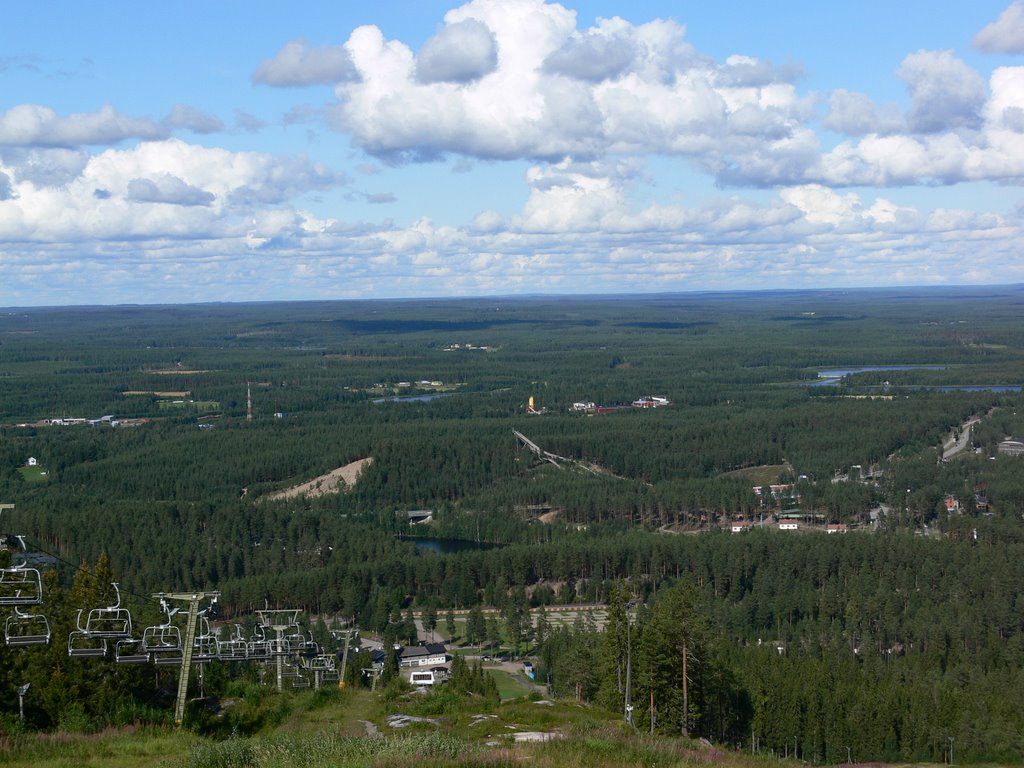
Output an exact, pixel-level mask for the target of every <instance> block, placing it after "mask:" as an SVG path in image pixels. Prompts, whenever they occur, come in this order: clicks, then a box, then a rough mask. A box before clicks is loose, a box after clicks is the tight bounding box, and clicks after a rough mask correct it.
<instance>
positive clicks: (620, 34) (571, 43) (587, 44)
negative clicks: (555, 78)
mask: <svg viewBox="0 0 1024 768" xmlns="http://www.w3.org/2000/svg"><path fill="white" fill-rule="evenodd" d="M630 33H631V27H630V25H629V24H628V23H626V22H624V21H622V20H621V19H617V18H616V19H612V20H610V21H609V20H607V19H602V20H601V21H600V22H599V24H598V27H597V28H595V29H590V30H587V31H586V32H583V33H578V32H574V33H573V34H572V35H570V36H569V37H568V38H567V39H566V41H565V42H564V43H563V44H562V46H561V47H560V48H558V49H557V50H554V51H552V52H551V53H550V54H549V55H548V57H547V58H546V59H545V60H544V69H545V70H546V71H548V72H551V73H553V74H557V75H565V76H566V77H572V78H576V79H577V80H587V81H589V82H592V83H599V82H601V81H602V80H608V79H612V78H615V77H618V76H619V75H621V74H622V73H623V72H625V71H626V69H627V68H628V67H629V66H630V65H631V64H632V63H633V62H634V61H635V60H636V57H637V50H636V46H637V41H636V40H635V39H634V36H633V35H632V34H630Z"/></svg>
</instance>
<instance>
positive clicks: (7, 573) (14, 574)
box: [0, 563, 43, 606]
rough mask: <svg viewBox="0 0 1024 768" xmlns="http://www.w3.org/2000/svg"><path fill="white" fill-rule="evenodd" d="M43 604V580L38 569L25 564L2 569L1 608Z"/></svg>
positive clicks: (0, 575)
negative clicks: (4, 606) (3, 606)
mask: <svg viewBox="0 0 1024 768" xmlns="http://www.w3.org/2000/svg"><path fill="white" fill-rule="evenodd" d="M42 602H43V579H42V577H41V576H40V575H39V571H38V569H36V568H29V567H27V566H26V565H25V564H24V563H21V564H20V565H14V566H11V567H10V568H3V569H0V606H2V605H40V604H41V603H42Z"/></svg>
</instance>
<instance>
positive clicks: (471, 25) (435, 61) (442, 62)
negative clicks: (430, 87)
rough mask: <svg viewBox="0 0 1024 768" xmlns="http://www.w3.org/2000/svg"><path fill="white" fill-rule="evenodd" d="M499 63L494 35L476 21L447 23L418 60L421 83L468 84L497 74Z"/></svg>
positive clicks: (425, 44)
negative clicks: (492, 73)
mask: <svg viewBox="0 0 1024 768" xmlns="http://www.w3.org/2000/svg"><path fill="white" fill-rule="evenodd" d="M497 61H498V52H497V49H496V47H495V42H494V35H493V34H491V30H490V29H488V28H487V25H486V24H484V23H482V22H480V21H478V20H476V19H465V20H464V21H457V22H455V23H454V24H448V25H447V26H446V27H444V28H443V29H442V30H441V31H440V32H438V33H437V34H436V35H434V36H433V37H432V38H430V39H429V40H427V42H426V43H424V45H423V47H422V48H421V49H420V52H419V54H418V55H417V57H416V78H417V79H418V80H419V81H420V82H421V83H442V82H451V83H469V82H472V81H473V80H479V79H480V78H481V77H483V76H484V75H487V74H489V73H491V72H493V71H494V68H495V66H496V65H497Z"/></svg>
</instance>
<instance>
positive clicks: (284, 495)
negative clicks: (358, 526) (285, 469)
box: [265, 456, 373, 501]
mask: <svg viewBox="0 0 1024 768" xmlns="http://www.w3.org/2000/svg"><path fill="white" fill-rule="evenodd" d="M371 463H373V457H372V456H371V457H368V458H365V459H359V460H358V461H353V462H352V463H351V464H346V465H345V466H344V467H338V468H337V469H333V470H331V471H330V472H328V473H327V474H326V475H320V477H314V478H313V479H312V480H310V481H308V482H305V483H302V484H301V485H293V486H292V487H291V488H285V489H284V490H281V491H274V492H273V493H268V494H267V495H266V497H265V498H267V499H270V500H271V501H280V500H281V499H294V498H295V497H297V496H310V497H317V496H324V495H326V494H328V493H338V492H339V491H343V490H345V489H346V488H347V487H349V486H352V485H355V482H356V480H358V479H359V474H360V473H361V472H362V471H363V469H364V468H366V467H368V466H369V465H370V464H371Z"/></svg>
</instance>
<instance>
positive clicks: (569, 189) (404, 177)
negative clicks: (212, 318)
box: [0, 0, 1024, 307]
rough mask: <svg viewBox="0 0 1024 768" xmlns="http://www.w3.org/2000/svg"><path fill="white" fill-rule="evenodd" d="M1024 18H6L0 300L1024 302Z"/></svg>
mask: <svg viewBox="0 0 1024 768" xmlns="http://www.w3.org/2000/svg"><path fill="white" fill-rule="evenodd" d="M1022 235H1024V0H1016V1H1015V2H1013V3H1010V4H1007V2H1006V0H1001V1H999V2H989V1H988V0H973V1H972V2H970V3H968V2H962V1H961V2H955V3H946V4H942V8H941V12H939V10H938V6H936V4H935V3H934V2H933V0H927V1H924V0H904V1H901V2H898V3H891V2H889V1H888V0H886V1H885V2H881V1H880V0H861V2H857V3H853V2H847V1H846V0H836V2H831V3H822V2H820V0H815V1H814V2H811V1H805V0H782V2H779V3H759V2H751V1H750V0H746V1H744V2H740V1H739V0H718V1H717V2H715V3H708V2H706V1H702V2H696V1H688V0H673V1H671V2H661V1H660V0H645V1H644V2H640V3H625V2H621V0H620V1H619V2H606V1H605V0H599V1H595V2H584V1H583V0H580V1H579V2H576V3H567V4H564V5H563V4H557V3H550V2H543V0H472V1H471V2H468V3H465V4H459V3H458V2H437V1H436V0H392V1H391V2H381V3H350V2H326V0H321V1H318V2H312V1H309V0H291V1H290V2H288V3H281V2H264V1H263V0H247V2H241V1H240V0H239V1H235V0H217V1H215V2H210V1H209V0H203V1H202V2H198V1H196V0H177V2H174V3H135V2H133V3H127V2H120V1H119V0H110V1H108V2H103V3H98V4H97V3H72V2H51V3H16V4H11V6H10V7H7V8H5V12H4V21H3V24H2V25H0V306H6V307H15V306H56V305H81V304H154V303H191V302H209V301H235V302H240V301H270V300H306V299H317V300H320V299H354V298H412V297H454V296H491V295H495V296H509V295H516V294H605V293H644V292H675V291H704V290H755V289H771V288H780V289H781V288H786V289H791V288H854V287H880V286H909V285H914V286H928V285H967V284H989V285H997V284H1016V283H1024V254H1022V253H1021V245H1022V243H1024V238H1022Z"/></svg>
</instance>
